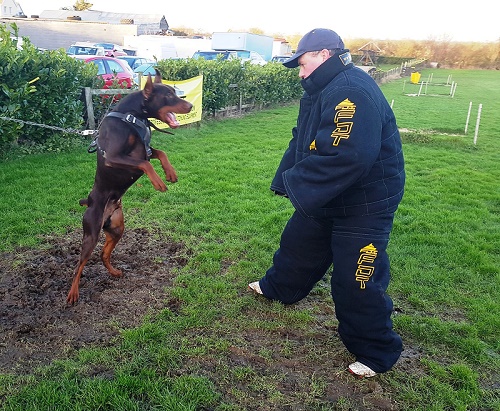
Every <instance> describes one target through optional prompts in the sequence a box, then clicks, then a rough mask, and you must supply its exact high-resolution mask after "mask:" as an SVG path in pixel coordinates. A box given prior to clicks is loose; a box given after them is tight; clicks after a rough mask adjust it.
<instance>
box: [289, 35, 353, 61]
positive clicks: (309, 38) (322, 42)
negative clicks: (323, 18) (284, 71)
mask: <svg viewBox="0 0 500 411" xmlns="http://www.w3.org/2000/svg"><path fill="white" fill-rule="evenodd" d="M323 49H327V50H334V49H344V42H343V41H342V39H341V38H340V36H339V35H338V34H337V33H335V32H334V31H333V30H330V29H314V30H311V31H310V32H309V33H307V34H305V35H304V37H302V38H301V39H300V41H299V44H298V46H297V51H296V52H295V54H294V55H293V56H292V57H290V58H289V59H288V60H286V61H284V62H283V65H284V66H285V67H288V68H294V67H298V66H299V57H300V56H302V54H304V53H307V52H308V51H320V50H323Z"/></svg>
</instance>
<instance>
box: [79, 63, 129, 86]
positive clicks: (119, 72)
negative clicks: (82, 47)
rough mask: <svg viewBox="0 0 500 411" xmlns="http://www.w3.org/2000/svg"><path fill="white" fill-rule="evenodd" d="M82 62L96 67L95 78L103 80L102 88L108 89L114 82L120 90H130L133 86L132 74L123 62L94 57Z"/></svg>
mask: <svg viewBox="0 0 500 411" xmlns="http://www.w3.org/2000/svg"><path fill="white" fill-rule="evenodd" d="M83 61H84V62H85V63H92V64H95V65H96V66H97V68H98V71H97V76H99V77H101V78H102V79H103V80H104V88H110V87H111V86H112V84H113V82H114V81H115V80H116V81H117V82H118V84H120V86H121V87H122V88H131V87H132V85H133V84H134V72H133V71H132V69H131V68H130V66H129V65H128V63H127V62H126V61H124V60H119V59H115V58H114V57H106V56H94V57H89V58H86V59H83Z"/></svg>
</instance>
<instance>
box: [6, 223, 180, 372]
mask: <svg viewBox="0 0 500 411" xmlns="http://www.w3.org/2000/svg"><path fill="white" fill-rule="evenodd" d="M80 244H81V233H78V232H76V233H73V234H68V235H67V236H65V237H63V238H57V239H56V238H52V239H48V240H47V242H46V243H45V244H44V246H43V247H42V248H40V249H20V250H16V251H15V252H11V253H2V254H1V255H0V273H1V274H0V372H29V371H30V370H31V369H32V368H33V367H35V366H37V365H44V364H48V363H50V362H51V361H52V360H53V359H55V358H58V357H63V356H66V355H68V353H70V352H71V351H73V350H76V349H78V348H81V347H84V346H86V345H90V344H109V343H110V341H111V340H112V339H113V338H114V337H115V336H117V335H118V333H119V328H130V327H134V326H136V325H139V324H140V322H141V321H142V319H143V317H144V315H146V314H147V313H148V312H149V311H151V312H157V311H158V310H160V309H162V308H164V307H166V306H167V305H168V300H167V298H168V296H167V294H166V292H165V287H166V286H168V285H170V284H171V283H172V274H171V271H172V269H173V268H177V267H182V266H184V265H185V264H186V261H187V251H186V249H185V247H184V246H183V245H182V244H176V243H172V242H171V241H169V240H168V239H166V238H162V237H161V236H160V235H159V234H152V233H149V232H147V231H146V230H141V229H138V230H127V231H125V234H124V235H123V238H122V240H121V241H120V244H119V245H118V247H117V248H116V249H115V251H114V253H113V256H112V260H113V262H114V264H116V266H117V268H118V267H119V268H120V269H122V270H123V272H124V275H123V277H121V278H118V279H115V278H112V277H111V276H110V275H109V274H108V272H107V270H106V269H105V268H104V266H103V264H102V262H101V260H100V258H99V253H98V250H100V249H101V247H102V243H100V244H99V245H98V246H97V247H96V250H95V251H94V253H93V255H92V257H91V259H90V260H89V262H88V263H87V266H86V267H85V271H84V275H83V276H82V279H81V282H80V302H79V303H77V304H75V305H68V304H66V296H67V294H68V291H69V288H70V286H71V281H72V277H73V271H74V269H75V266H76V264H77V262H78V258H79V253H80Z"/></svg>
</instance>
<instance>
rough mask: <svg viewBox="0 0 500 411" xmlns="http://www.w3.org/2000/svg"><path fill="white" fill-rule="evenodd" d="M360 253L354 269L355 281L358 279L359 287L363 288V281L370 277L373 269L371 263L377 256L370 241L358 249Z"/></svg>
mask: <svg viewBox="0 0 500 411" xmlns="http://www.w3.org/2000/svg"><path fill="white" fill-rule="evenodd" d="M359 252H360V255H359V258H358V269H357V270H356V281H359V283H360V288H361V289H362V290H363V289H364V288H365V283H366V282H367V281H368V280H369V279H370V277H371V276H372V275H373V272H374V271H375V267H374V266H373V263H374V262H375V258H377V252H378V250H377V249H376V248H375V246H374V245H373V244H372V243H370V244H368V245H367V246H365V247H363V248H362V249H361V250H359Z"/></svg>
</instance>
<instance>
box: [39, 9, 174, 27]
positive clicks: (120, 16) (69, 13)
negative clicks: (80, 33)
mask: <svg viewBox="0 0 500 411" xmlns="http://www.w3.org/2000/svg"><path fill="white" fill-rule="evenodd" d="M73 16H79V17H80V18H81V20H82V21H94V22H101V23H112V24H120V22H121V21H122V20H125V19H131V20H133V21H134V24H158V25H160V24H162V23H163V24H166V25H167V28H168V23H167V21H166V19H165V16H164V15H162V14H140V13H112V12H108V11H98V10H84V11H76V10H44V11H42V13H41V14H40V18H41V19H47V20H66V19H67V18H68V17H73Z"/></svg>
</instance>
